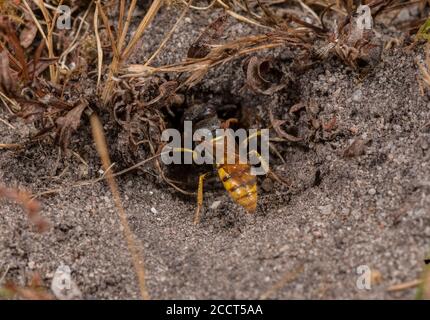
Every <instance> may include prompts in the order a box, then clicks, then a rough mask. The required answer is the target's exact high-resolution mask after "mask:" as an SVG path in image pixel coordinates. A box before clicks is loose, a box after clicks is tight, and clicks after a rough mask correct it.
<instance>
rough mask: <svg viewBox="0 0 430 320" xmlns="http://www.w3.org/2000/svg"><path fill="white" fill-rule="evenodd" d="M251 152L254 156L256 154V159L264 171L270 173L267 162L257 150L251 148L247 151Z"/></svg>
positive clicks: (249, 153)
mask: <svg viewBox="0 0 430 320" xmlns="http://www.w3.org/2000/svg"><path fill="white" fill-rule="evenodd" d="M251 154H253V155H254V156H256V157H257V158H258V160H259V161H260V163H261V166H262V167H263V170H264V172H266V173H270V172H271V170H270V166H269V163H268V162H267V161H266V160H265V159H264V158H263V157H262V156H261V155H260V154H259V153H258V151H257V150H251V151H249V152H248V155H251Z"/></svg>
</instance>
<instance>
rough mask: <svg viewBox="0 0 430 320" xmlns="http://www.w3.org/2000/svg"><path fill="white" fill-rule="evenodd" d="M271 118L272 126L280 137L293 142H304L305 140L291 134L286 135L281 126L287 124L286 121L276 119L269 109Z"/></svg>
mask: <svg viewBox="0 0 430 320" xmlns="http://www.w3.org/2000/svg"><path fill="white" fill-rule="evenodd" d="M269 118H270V123H271V124H272V127H273V130H275V132H276V133H277V134H278V136H279V137H281V138H283V139H285V140H288V141H291V142H299V141H302V140H303V138H301V137H295V136H293V135H291V134H288V133H286V132H285V131H284V130H283V129H282V128H281V126H282V125H283V124H284V123H285V122H286V120H279V119H275V118H274V117H273V113H272V111H271V110H270V109H269Z"/></svg>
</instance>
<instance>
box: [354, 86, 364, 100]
mask: <svg viewBox="0 0 430 320" xmlns="http://www.w3.org/2000/svg"><path fill="white" fill-rule="evenodd" d="M362 98H363V93H362V92H361V90H360V89H358V90H356V91H354V93H353V94H352V101H354V102H360V101H361V99H362Z"/></svg>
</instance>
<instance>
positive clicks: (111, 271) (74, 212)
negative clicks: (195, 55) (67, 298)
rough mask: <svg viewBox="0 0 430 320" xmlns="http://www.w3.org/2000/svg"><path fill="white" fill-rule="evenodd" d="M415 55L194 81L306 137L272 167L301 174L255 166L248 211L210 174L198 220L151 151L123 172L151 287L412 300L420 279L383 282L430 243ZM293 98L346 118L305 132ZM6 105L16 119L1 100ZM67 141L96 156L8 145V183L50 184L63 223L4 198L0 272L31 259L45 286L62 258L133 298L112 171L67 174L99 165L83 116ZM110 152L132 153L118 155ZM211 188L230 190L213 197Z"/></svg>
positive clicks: (49, 211) (51, 202) (198, 26)
mask: <svg viewBox="0 0 430 320" xmlns="http://www.w3.org/2000/svg"><path fill="white" fill-rule="evenodd" d="M177 15H178V12H177V10H163V11H162V14H161V16H160V17H159V18H158V19H157V20H156V21H154V23H153V25H152V26H151V28H152V29H153V30H158V31H159V33H157V34H159V36H156V37H146V38H144V40H143V41H142V43H143V44H145V45H146V48H147V49H145V45H144V47H142V48H143V49H142V52H139V53H137V54H135V55H134V57H133V61H134V62H138V61H139V60H140V59H142V57H144V56H148V54H149V53H150V52H152V51H153V48H155V46H156V44H157V43H159V39H161V37H162V31H164V30H166V28H168V26H170V25H171V24H172V23H174V21H175V18H176V17H177ZM209 18H213V17H209ZM207 21H208V17H207V16H205V13H200V14H199V15H197V14H196V13H193V14H191V15H189V16H188V18H187V19H185V20H184V22H183V23H182V24H181V27H180V28H179V30H178V32H177V33H176V34H175V35H174V36H173V38H172V41H170V42H169V45H168V46H167V48H166V49H165V50H164V52H163V54H162V55H161V56H160V59H159V61H162V62H164V63H171V62H174V61H178V59H181V57H183V56H184V54H185V53H186V50H187V48H188V45H189V44H190V43H191V42H192V41H193V39H195V37H196V36H198V34H199V32H200V31H201V30H202V28H203V27H204V26H205V25H206V24H207ZM186 30H188V31H190V30H192V31H190V32H185V31H186ZM247 32H248V29H247V27H246V26H243V25H238V26H234V27H232V28H230V29H229V30H228V33H229V36H232V37H234V36H237V35H238V34H245V33H247ZM152 34H154V33H152ZM383 37H385V38H384V40H386V39H388V38H389V36H388V35H384V36H383ZM266 54H269V53H266ZM275 54H276V57H277V59H278V61H280V63H281V64H282V63H284V64H288V61H290V56H291V54H292V53H291V52H288V51H286V50H282V49H278V50H277V51H276V53H275ZM263 55H264V54H263ZM417 57H418V58H419V59H422V58H423V52H422V49H421V48H420V47H418V48H415V49H413V50H409V51H408V50H405V49H402V48H399V47H395V48H394V49H391V50H387V51H385V52H384V53H383V61H382V62H381V63H380V64H379V65H377V66H376V68H375V69H374V70H373V71H372V73H371V74H370V75H368V76H367V77H366V78H365V79H364V80H363V81H360V80H359V79H358V77H357V75H356V74H355V73H353V72H352V71H351V70H350V69H348V68H347V67H345V66H344V65H343V64H342V63H341V62H340V61H339V60H338V59H336V58H333V59H329V60H328V61H326V62H324V63H320V64H318V65H316V66H315V67H313V68H311V69H310V70H308V71H306V72H304V73H303V74H294V75H292V76H291V77H292V85H291V86H290V89H288V90H286V91H283V92H281V93H279V94H275V95H272V96H268V97H257V96H254V95H252V94H250V93H249V92H246V91H245V92H244V93H241V94H240V95H238V94H237V93H238V92H239V89H240V88H241V87H242V86H243V84H244V79H243V72H242V71H241V63H242V61H236V62H232V63H230V64H228V65H225V66H222V67H221V68H218V69H217V70H215V71H213V72H211V73H209V75H208V76H207V77H206V78H205V80H204V81H203V82H202V83H201V84H199V85H198V87H197V88H196V89H195V92H203V96H204V97H205V99H206V101H209V100H213V101H220V100H221V101H222V103H226V102H225V101H224V100H225V99H230V98H231V102H232V103H235V104H240V105H241V106H242V108H243V107H247V108H249V110H257V111H258V112H259V114H261V115H262V116H263V117H265V118H266V119H267V112H268V111H267V110H268V109H269V108H271V110H272V111H273V112H274V115H275V116H276V117H277V118H278V119H286V120H287V121H289V122H288V123H290V124H291V126H292V127H293V128H296V133H297V134H299V135H300V136H305V137H307V138H306V140H305V141H304V142H301V143H283V144H277V147H278V148H279V151H280V152H281V154H282V156H283V157H284V158H285V161H286V163H285V164H283V163H282V162H281V161H280V160H279V159H278V158H277V157H276V156H272V158H271V165H272V168H273V170H274V171H275V172H277V173H278V174H279V175H282V176H283V177H285V178H287V179H288V180H289V181H291V187H290V188H287V187H286V186H283V185H280V184H278V183H273V181H271V180H264V179H260V181H259V190H260V191H259V192H260V199H259V209H258V211H257V213H256V214H255V215H254V216H250V215H246V214H245V213H244V211H243V209H241V208H239V207H238V206H237V205H235V204H234V203H233V202H232V201H231V200H230V198H229V196H228V194H227V193H226V192H225V191H224V190H222V189H221V188H211V187H208V188H207V192H206V193H205V205H206V206H205V210H204V212H203V218H202V221H201V223H200V224H199V225H198V226H194V225H193V223H192V218H193V212H194V209H195V200H194V198H192V197H186V196H183V195H181V194H178V193H177V192H176V191H175V190H173V189H172V188H169V187H168V186H166V185H165V184H163V183H162V182H161V181H160V180H159V179H155V178H154V177H153V176H152V175H150V174H147V173H145V171H148V170H151V166H150V165H149V166H147V167H146V169H144V170H143V171H139V172H135V173H130V174H127V175H125V176H122V177H120V178H119V179H118V184H119V186H120V191H121V194H122V197H123V202H124V206H125V209H126V211H127V215H128V219H129V223H130V225H131V227H132V230H133V232H134V233H135V235H136V237H137V238H138V241H139V244H140V245H141V247H142V251H143V254H144V260H145V268H146V273H147V274H146V277H147V287H148V291H149V293H150V295H151V297H153V298H156V299H171V298H176V299H199V298H224V299H235V298H236V299H255V298H262V297H268V298H277V299H300V298H312V299H321V298H324V299H345V298H360V299H361V298H376V299H403V298H413V297H414V295H415V289H409V290H402V291H398V292H387V288H388V287H390V286H391V285H393V284H397V283H402V282H406V281H410V280H414V279H416V278H418V277H419V276H420V272H421V270H422V266H423V260H424V257H425V255H426V254H427V253H428V252H429V245H428V242H429V238H430V224H429V219H430V180H429V179H430V177H429V172H430V151H429V141H430V140H429V139H430V103H429V98H428V96H427V95H424V96H421V94H420V91H419V86H418V83H417V75H418V74H419V72H418V68H417V66H416V63H415V58H417ZM226 97H227V98H226ZM297 102H304V103H306V104H309V105H313V106H314V110H313V112H314V114H315V116H316V117H317V118H318V119H320V120H321V121H322V122H323V123H325V122H329V121H330V119H332V118H333V117H334V116H335V117H336V119H337V121H336V123H337V127H336V128H335V129H334V130H333V131H331V132H325V131H323V130H319V131H317V132H316V133H315V132H311V131H310V129H309V128H308V127H307V126H305V125H304V124H305V123H307V122H308V120H309V119H308V118H307V117H308V116H309V114H308V113H306V112H302V113H300V114H299V115H296V116H294V117H292V118H291V117H289V116H288V110H289V108H290V107H291V106H292V105H293V104H294V103H297ZM257 111H256V112H257ZM0 117H1V118H2V119H7V114H6V113H5V111H1V113H0ZM11 123H12V124H13V126H14V129H12V128H10V127H9V126H7V125H5V124H4V123H2V122H0V128H1V129H0V142H1V143H14V142H22V141H25V140H26V139H27V137H28V136H29V134H31V133H34V132H36V130H35V129H34V128H33V127H32V126H31V125H27V124H23V123H21V122H20V121H18V120H14V121H11ZM109 138H110V139H112V140H115V137H109ZM357 139H362V140H363V141H364V142H365V145H364V154H363V155H360V156H356V157H351V158H348V157H344V152H345V150H346V149H347V148H348V146H350V145H351V143H353V142H354V141H355V140H357ZM72 149H73V150H74V152H76V153H77V154H79V155H80V156H81V157H82V158H84V159H85V161H86V162H87V163H88V166H86V165H84V164H83V163H82V162H81V161H80V160H79V159H78V157H76V156H75V155H73V154H71V155H70V156H69V157H66V158H64V157H63V156H60V154H59V149H58V147H57V146H55V145H53V144H49V143H47V142H40V143H37V144H33V145H31V146H30V147H29V148H28V149H26V150H23V151H19V152H12V151H1V153H0V181H2V182H3V183H4V184H6V185H8V186H20V187H25V188H27V189H29V190H32V191H33V192H34V193H39V192H43V191H46V190H50V189H56V190H58V192H56V193H53V194H51V195H46V196H42V197H40V200H41V201H42V202H43V211H42V214H43V216H46V217H48V218H49V219H50V220H51V222H52V225H53V228H52V229H51V230H50V231H49V232H48V233H45V234H38V233H35V232H34V230H32V229H31V227H30V226H29V223H28V221H27V219H26V217H25V215H24V213H23V212H22V211H21V209H20V208H19V207H18V206H16V205H14V204H13V203H9V202H4V201H2V202H1V207H0V278H1V277H2V275H3V274H5V273H6V274H5V275H4V279H5V280H6V279H7V280H12V281H14V282H16V283H18V284H22V285H23V284H25V283H26V281H27V280H28V278H29V274H30V272H31V271H37V272H39V273H40V274H41V275H42V278H43V279H44V281H45V283H47V284H48V285H49V283H50V281H51V279H52V277H53V274H54V272H55V270H56V268H57V267H58V266H59V265H60V263H65V264H67V265H68V266H70V268H71V270H72V272H73V273H72V275H73V278H74V279H75V281H76V282H77V284H78V286H79V288H80V289H81V291H82V292H83V295H84V298H86V299H93V298H97V299H99V298H113V299H125V298H138V297H139V293H138V288H137V281H136V278H135V274H134V272H133V268H132V264H131V260H130V256H129V253H128V251H127V247H126V245H125V241H124V237H123V233H122V231H121V228H120V223H119V219H118V215H117V213H116V209H115V206H114V203H113V200H112V197H111V194H110V191H109V188H108V187H107V186H106V184H105V183H103V182H100V183H95V184H92V185H89V186H81V187H72V185H73V184H74V183H76V182H77V181H80V180H88V179H91V178H94V177H98V176H99V175H100V172H99V170H100V162H99V160H98V158H97V154H96V152H95V150H94V145H93V143H92V140H91V137H90V133H89V129H88V122H85V123H84V124H83V129H82V130H81V131H80V133H79V134H77V135H76V136H75V137H74V140H73V143H72ZM113 161H115V162H117V163H118V166H119V167H122V166H123V165H122V164H121V161H122V159H121V157H119V156H115V154H114V155H113ZM151 172H153V171H151ZM261 184H264V188H261ZM216 201H220V202H221V204H220V205H219V206H218V207H217V208H215V209H211V208H210V207H211V205H213V204H214V203H217V202H216ZM360 265H367V266H369V267H370V268H371V269H372V270H374V272H375V273H374V274H375V275H377V274H380V277H379V276H375V281H374V283H373V285H372V288H371V289H370V290H359V289H358V288H357V287H356V280H357V273H356V268H357V267H358V266H360Z"/></svg>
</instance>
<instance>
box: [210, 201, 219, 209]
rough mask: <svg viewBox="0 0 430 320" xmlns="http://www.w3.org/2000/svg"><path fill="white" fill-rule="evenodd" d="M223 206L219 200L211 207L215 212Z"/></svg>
mask: <svg viewBox="0 0 430 320" xmlns="http://www.w3.org/2000/svg"><path fill="white" fill-rule="evenodd" d="M220 204H221V201H219V200H217V201H214V202H213V203H212V205H211V209H212V210H215V209H216V208H218V207H219V205H220Z"/></svg>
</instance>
